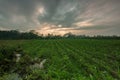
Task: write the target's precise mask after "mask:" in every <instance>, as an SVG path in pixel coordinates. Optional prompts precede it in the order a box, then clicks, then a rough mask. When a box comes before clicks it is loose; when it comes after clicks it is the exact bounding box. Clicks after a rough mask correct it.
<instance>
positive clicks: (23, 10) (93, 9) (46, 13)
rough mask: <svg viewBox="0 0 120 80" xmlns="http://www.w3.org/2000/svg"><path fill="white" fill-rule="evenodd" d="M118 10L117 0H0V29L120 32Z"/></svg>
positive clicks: (119, 0)
mask: <svg viewBox="0 0 120 80" xmlns="http://www.w3.org/2000/svg"><path fill="white" fill-rule="evenodd" d="M119 9H120V0H0V29H19V30H24V31H27V30H31V29H35V30H36V31H38V32H40V33H42V31H43V30H44V32H43V33H49V31H50V33H51V31H53V32H52V33H53V34H56V33H60V34H63V33H66V32H73V33H75V34H87V35H88V34H89V35H95V34H102V35H120V31H119V30H120V17H119V14H120V10H119ZM45 24H46V25H45ZM48 26H49V28H48V29H49V30H46V29H45V27H46V28H47V27H48ZM53 26H55V27H53ZM56 30H57V31H56Z"/></svg>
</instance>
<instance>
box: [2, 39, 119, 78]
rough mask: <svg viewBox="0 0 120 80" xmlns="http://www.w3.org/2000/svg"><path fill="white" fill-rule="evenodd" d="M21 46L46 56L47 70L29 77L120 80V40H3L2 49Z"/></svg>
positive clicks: (36, 56)
mask: <svg viewBox="0 0 120 80" xmlns="http://www.w3.org/2000/svg"><path fill="white" fill-rule="evenodd" d="M18 46H20V47H21V48H22V50H23V51H24V54H27V55H29V56H30V57H31V58H32V59H34V58H39V59H42V60H43V59H46V62H45V64H44V69H36V70H33V72H31V74H29V75H27V77H28V78H29V79H28V78H26V79H25V80H120V40H112V39H111V40H104V39H103V40H97V39H96V40H95V39H59V40H1V41H0V49H1V50H2V48H3V47H7V48H15V47H18ZM8 74H9V73H8ZM3 76H4V75H2V76H1V77H3ZM38 78H41V79H38ZM1 80H2V78H1Z"/></svg>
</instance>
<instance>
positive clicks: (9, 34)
mask: <svg viewBox="0 0 120 80" xmlns="http://www.w3.org/2000/svg"><path fill="white" fill-rule="evenodd" d="M62 38H64V39H79V38H80V39H120V36H116V35H113V36H103V35H97V36H87V35H75V34H72V33H70V32H69V33H66V34H64V35H63V36H61V35H53V34H48V35H46V36H44V35H43V34H41V35H40V34H39V35H38V33H36V32H35V31H34V30H30V31H29V32H19V31H18V30H9V31H0V39H1V40H2V39H3V40H5V39H6V40H7V39H62Z"/></svg>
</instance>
